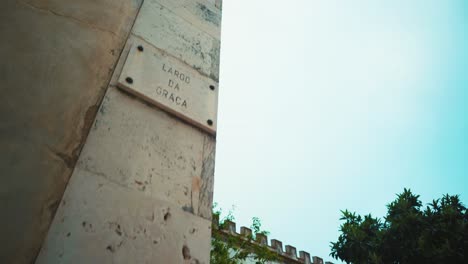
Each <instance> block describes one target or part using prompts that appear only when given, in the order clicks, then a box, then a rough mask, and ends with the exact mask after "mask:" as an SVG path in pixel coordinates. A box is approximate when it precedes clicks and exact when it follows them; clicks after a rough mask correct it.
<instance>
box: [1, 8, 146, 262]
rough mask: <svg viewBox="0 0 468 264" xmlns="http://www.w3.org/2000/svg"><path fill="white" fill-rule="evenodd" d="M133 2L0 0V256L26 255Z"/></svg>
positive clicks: (93, 108) (89, 116) (75, 149)
mask: <svg viewBox="0 0 468 264" xmlns="http://www.w3.org/2000/svg"><path fill="white" fill-rule="evenodd" d="M141 2H142V0H80V1H77V0H18V1H13V0H6V1H2V3H1V7H0V60H1V63H0V150H1V151H0V179H1V181H2V182H1V184H0V208H1V210H2V214H1V217H0V234H1V236H0V243H1V246H0V263H32V262H33V261H34V259H35V258H36V256H37V254H38V252H39V249H40V246H41V244H42V241H43V239H44V237H45V235H46V232H47V230H48V228H49V225H50V223H51V221H52V217H53V216H54V213H55V211H56V209H57V207H58V205H59V202H60V199H61V198H62V195H63V192H64V190H65V186H66V184H67V182H68V180H69V178H70V175H71V173H72V171H73V168H74V166H75V163H76V160H77V158H78V155H79V153H80V150H81V147H82V145H83V142H84V140H85V138H86V136H87V134H88V131H89V128H90V126H91V124H92V122H93V121H94V117H95V114H96V112H97V110H98V107H99V104H100V101H101V100H102V98H103V96H104V92H105V90H106V89H107V86H108V84H109V80H110V77H111V75H112V72H113V71H114V67H115V65H116V63H117V60H118V58H119V55H120V53H121V51H122V49H123V47H124V44H125V42H126V40H127V37H128V34H129V31H130V29H131V27H132V25H133V23H134V20H135V17H136V15H137V13H138V10H139V8H140V5H141Z"/></svg>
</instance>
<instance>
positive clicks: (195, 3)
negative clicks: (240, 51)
mask: <svg viewBox="0 0 468 264" xmlns="http://www.w3.org/2000/svg"><path fill="white" fill-rule="evenodd" d="M157 1H158V2H159V3H160V4H161V5H163V6H164V7H166V8H167V9H169V10H171V11H172V12H173V13H175V14H176V15H178V16H180V17H181V18H183V19H185V20H187V21H188V22H190V23H191V24H192V25H194V26H196V27H198V28H199V29H201V30H203V31H205V32H206V33H208V34H210V35H211V36H212V37H214V38H216V39H220V37H221V10H220V9H219V8H218V7H217V6H216V3H215V1H207V0H157Z"/></svg>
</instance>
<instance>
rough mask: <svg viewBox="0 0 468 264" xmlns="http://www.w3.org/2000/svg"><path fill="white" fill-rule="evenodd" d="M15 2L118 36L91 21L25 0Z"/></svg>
mask: <svg viewBox="0 0 468 264" xmlns="http://www.w3.org/2000/svg"><path fill="white" fill-rule="evenodd" d="M16 2H18V3H20V4H23V5H25V6H28V7H30V8H32V9H34V10H38V11H40V12H45V13H49V14H52V15H55V16H58V17H63V18H66V19H70V20H72V21H75V22H77V23H78V24H82V25H85V26H87V27H89V28H92V29H95V30H98V31H102V32H105V33H109V34H111V35H113V36H115V37H118V35H117V34H116V33H115V32H113V31H111V30H109V29H105V28H101V27H98V26H97V25H94V24H91V23H89V22H86V21H84V20H81V19H79V18H76V17H72V16H67V15H65V14H61V13H59V12H57V11H53V10H49V9H44V8H40V7H37V6H34V5H32V4H30V3H28V2H25V1H23V0H16Z"/></svg>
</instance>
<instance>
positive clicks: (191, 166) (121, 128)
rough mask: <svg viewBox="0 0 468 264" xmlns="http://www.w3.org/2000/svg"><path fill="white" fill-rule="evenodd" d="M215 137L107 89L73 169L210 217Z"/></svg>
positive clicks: (111, 89) (116, 91)
mask: <svg viewBox="0 0 468 264" xmlns="http://www.w3.org/2000/svg"><path fill="white" fill-rule="evenodd" d="M214 141H215V140H214V138H213V137H211V136H209V135H208V134H206V133H205V132H203V131H201V130H199V129H197V128H196V127H193V126H192V125H190V124H187V123H184V122H181V121H180V119H178V118H176V117H173V116H171V115H169V114H166V113H165V112H164V111H162V110H161V109H159V108H157V107H152V106H150V105H148V104H145V103H144V102H143V101H141V100H138V99H136V98H132V97H131V96H129V95H128V94H125V93H123V92H122V91H120V90H119V89H117V88H115V87H112V88H110V89H109V90H108V91H107V93H106V96H105V98H104V100H103V103H102V105H101V107H100V109H99V112H98V115H97V117H96V121H95V123H94V125H93V128H92V129H91V132H90V134H89V136H88V139H87V141H86V145H85V147H84V148H83V151H82V152H81V155H80V159H79V161H78V164H77V167H78V168H80V169H82V170H85V171H89V172H93V173H94V174H96V175H99V176H100V177H102V178H105V179H107V180H109V181H111V182H114V183H116V184H118V185H120V186H123V187H125V188H130V189H133V190H136V191H138V192H140V193H142V194H145V195H146V196H150V197H155V198H158V199H161V200H165V201H168V202H170V203H172V204H174V205H177V206H178V207H179V208H183V209H184V210H186V211H188V212H192V213H194V214H195V215H199V216H201V217H204V218H206V219H211V205H212V192H213V176H214V151H215V142H214Z"/></svg>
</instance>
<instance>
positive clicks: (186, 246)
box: [36, 0, 221, 264]
mask: <svg viewBox="0 0 468 264" xmlns="http://www.w3.org/2000/svg"><path fill="white" fill-rule="evenodd" d="M220 22H221V4H220V2H219V1H208V0H190V1H188V0H172V1H168V0H145V1H144V3H143V5H142V7H141V9H140V12H139V14H138V16H137V19H136V22H135V25H134V27H133V29H132V31H131V36H130V38H129V39H128V41H127V43H126V45H125V48H124V51H123V52H122V56H121V57H120V60H119V62H118V64H117V66H116V68H115V71H114V75H113V77H112V79H111V81H110V84H109V87H108V89H107V91H106V94H105V96H104V99H103V102H102V104H101V105H100V107H99V110H98V114H97V116H96V119H95V120H94V123H93V124H92V128H91V130H90V133H89V135H88V137H87V139H86V143H85V145H84V147H83V150H82V152H81V154H80V157H79V160H78V162H77V164H76V166H75V168H74V171H73V175H72V177H71V179H70V182H69V184H68V186H67V189H66V191H65V194H64V196H63V199H62V200H61V202H60V205H59V209H58V211H57V213H56V215H55V217H54V220H53V223H52V225H51V228H50V230H49V232H48V236H47V238H46V240H45V242H44V244H43V246H42V249H41V252H40V254H39V256H38V258H37V261H36V263H41V264H42V263H44V264H45V263H206V264H207V263H209V254H210V242H211V205H212V197H213V177H214V158H215V157H214V155H215V145H216V142H215V136H214V135H213V133H209V132H207V131H205V130H202V129H200V128H198V127H196V126H194V125H192V124H191V123H189V122H186V121H183V120H182V119H180V118H178V117H176V116H174V115H172V114H169V113H167V112H166V111H165V110H163V109H161V108H159V107H156V106H154V105H152V104H151V103H150V102H147V101H145V98H141V97H138V96H135V95H133V94H131V93H128V92H127V90H125V91H124V90H122V89H121V88H118V87H117V85H118V83H119V82H118V80H119V76H120V73H121V71H122V68H123V67H124V65H125V63H126V59H127V54H128V53H129V51H130V50H132V49H136V48H137V47H138V46H139V45H143V46H144V47H145V48H144V51H143V50H142V51H141V56H145V54H149V55H151V53H158V54H159V53H162V54H164V56H166V57H169V58H170V59H168V61H169V62H170V63H171V67H174V68H177V69H184V68H187V67H189V68H190V69H191V71H190V72H185V73H186V74H190V78H191V79H192V80H194V79H204V80H209V81H204V82H198V83H213V82H214V83H217V81H218V69H219V47H220ZM144 66H145V65H142V67H144ZM147 70H148V69H145V71H147ZM152 70H154V71H158V70H161V69H150V71H149V72H150V73H151V71H152ZM133 77H134V78H135V79H134V84H135V85H136V84H138V83H139V82H140V81H141V79H138V78H136V77H135V76H133ZM141 77H142V78H144V76H141ZM216 87H217V85H216ZM186 88H190V87H186ZM205 88H206V89H210V87H208V85H207V87H205ZM214 125H215V124H213V126H214Z"/></svg>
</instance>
